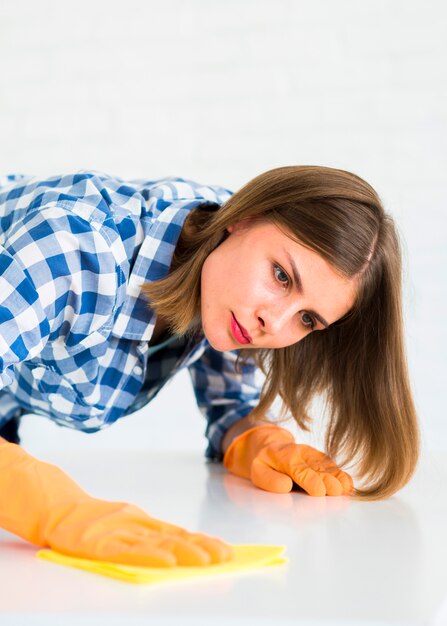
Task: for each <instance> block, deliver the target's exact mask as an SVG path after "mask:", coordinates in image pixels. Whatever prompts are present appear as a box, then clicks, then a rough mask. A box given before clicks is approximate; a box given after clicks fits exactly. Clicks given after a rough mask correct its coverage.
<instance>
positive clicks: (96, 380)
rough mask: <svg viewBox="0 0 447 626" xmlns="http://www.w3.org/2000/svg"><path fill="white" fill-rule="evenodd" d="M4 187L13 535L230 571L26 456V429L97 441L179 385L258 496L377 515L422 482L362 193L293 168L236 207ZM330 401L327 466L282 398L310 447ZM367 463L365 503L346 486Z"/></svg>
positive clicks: (341, 179) (185, 191)
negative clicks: (323, 500) (185, 382)
mask: <svg viewBox="0 0 447 626" xmlns="http://www.w3.org/2000/svg"><path fill="white" fill-rule="evenodd" d="M3 182H4V186H3V189H0V220H1V221H0V237H1V239H0V244H1V246H0V380H1V391H0V393H1V404H0V426H1V425H3V429H2V432H1V434H2V435H3V438H2V439H0V502H1V504H0V526H2V527H3V528H5V529H7V530H9V531H11V532H13V533H15V534H17V535H19V536H20V537H23V538H24V539H26V540H28V541H31V542H33V543H34V544H36V545H39V546H49V547H52V548H54V549H56V550H59V551H60V552H64V553H66V554H72V555H78V556H81V557H85V558H92V559H101V560H108V561H113V562H118V563H133V564H140V565H159V566H172V565H176V564H191V565H195V564H199V565H206V564H209V563H215V562H219V561H223V560H226V559H229V558H231V551H230V548H229V547H228V546H227V545H226V544H224V543H223V542H221V541H220V540H219V539H216V538H211V537H208V536H206V535H201V534H195V533H190V532H187V531H186V530H184V529H182V528H179V527H176V526H173V525H171V524H167V523H165V522H161V521H159V520H155V519H153V518H151V517H149V516H148V515H147V514H146V513H145V512H144V511H142V510H141V509H139V508H137V507H135V506H132V505H130V504H126V503H122V502H107V501H103V500H99V499H97V498H93V497H91V496H89V495H88V494H86V493H85V492H84V491H83V490H82V489H81V488H80V487H79V486H78V485H77V484H76V483H74V482H73V481H72V480H71V479H70V478H69V477H68V476H67V475H66V474H64V473H63V472H62V471H61V470H59V469H58V468H56V467H55V466H52V465H49V464H46V463H43V462H41V461H38V460H37V459H34V458H33V457H31V456H30V455H29V454H27V453H26V452H25V451H24V450H23V449H22V448H21V447H20V446H19V445H17V443H18V441H19V439H18V434H17V425H18V421H19V419H20V416H21V415H22V414H24V413H26V412H32V413H37V414H41V415H45V416H47V417H49V418H50V419H52V420H54V421H55V422H57V423H58V424H60V425H63V426H68V427H70V428H75V429H78V430H82V431H84V432H87V433H88V432H94V431H97V430H99V429H102V428H105V427H107V426H110V425H111V424H112V423H113V422H115V421H116V420H117V419H120V418H122V417H124V416H125V415H128V414H130V413H132V412H134V411H136V410H137V409H139V408H141V407H142V406H144V405H145V404H146V403H147V402H149V401H150V400H151V399H152V398H153V397H154V396H155V394H156V393H157V392H158V391H159V390H160V389H161V387H162V386H163V385H164V384H165V382H166V381H167V380H168V379H169V378H170V377H172V376H173V375H174V374H175V373H176V372H177V371H179V370H180V369H181V368H183V367H186V368H188V370H189V372H190V374H191V377H192V381H193V385H194V390H195V394H196V397H197V401H198V404H199V407H200V408H201V410H202V411H203V412H204V414H205V416H206V418H207V421H208V425H207V430H206V434H207V437H208V440H209V446H208V449H207V452H206V454H207V456H208V457H209V458H211V459H215V460H218V461H219V460H223V462H224V465H225V466H226V468H227V469H228V470H229V471H231V472H233V473H235V474H237V475H239V476H242V477H244V478H247V479H249V480H251V481H252V482H253V483H254V485H256V486H258V487H260V488H262V489H266V490H270V491H273V492H278V493H285V492H289V491H290V490H291V489H292V487H293V486H294V485H297V486H299V487H301V488H302V489H303V490H304V491H306V492H307V493H308V494H310V495H313V496H323V495H342V494H346V495H352V496H353V497H357V498H363V499H370V500H372V499H379V498H384V497H387V496H390V495H391V494H393V493H394V492H395V491H396V490H398V489H399V488H401V487H402V486H403V485H404V484H405V483H406V482H407V481H408V480H409V479H410V477H411V475H412V473H413V472H414V469H415V466H416V462H417V458H418V450H419V432H418V425H417V418H416V414H415V409H414V405H413V401H412V397H411V391H410V388H409V382H408V374H407V368H406V362H405V351H404V340H403V325H402V304H401V264H400V252H399V243H398V238H397V235H396V231H395V228H394V226H393V222H392V219H391V218H390V217H389V216H388V215H387V214H386V213H385V212H384V210H383V207H382V205H381V202H380V200H379V198H378V196H377V194H376V192H375V191H374V190H373V189H372V188H371V187H370V185H368V184H367V183H366V182H365V181H363V180H362V179H360V178H359V177H357V176H355V175H354V174H351V173H349V172H345V171H342V170H336V169H331V168H325V167H316V166H304V167H299V166H293V167H282V168H278V169H274V170H271V171H268V172H266V173H264V174H261V175H260V176H258V177H257V178H255V179H254V180H252V181H251V182H249V183H248V184H247V185H246V186H244V187H243V188H242V189H240V190H239V191H237V192H236V193H235V194H234V195H231V193H230V192H229V191H228V190H226V189H223V188H221V187H216V186H204V185H200V184H197V183H194V182H192V181H188V180H183V179H180V178H167V179H164V180H160V181H143V180H134V181H127V182H126V181H123V180H121V179H118V178H111V177H109V176H106V175H104V174H100V173H95V172H87V171H85V172H84V171H82V172H79V173H76V174H74V175H66V176H61V177H52V178H48V179H45V180H39V179H36V178H26V177H9V178H8V177H6V179H5V180H4V181H3ZM257 370H261V371H262V372H263V373H264V375H265V382H264V384H263V386H262V388H261V387H260V386H259V383H258V382H257V381H258V378H257V377H256V373H257ZM318 396H319V397H321V398H322V399H323V400H324V401H325V403H326V408H327V414H328V425H327V431H326V440H325V448H326V449H325V452H326V454H324V453H323V452H320V451H318V450H315V449H314V448H312V447H310V446H307V445H303V444H299V443H295V441H294V438H293V436H292V435H291V433H290V432H289V431H288V430H286V429H285V428H283V427H282V426H280V425H278V416H277V417H276V419H275V417H274V415H273V413H272V409H271V406H272V403H273V402H274V401H275V399H277V398H279V399H280V400H281V401H282V407H283V410H282V413H281V415H280V416H279V417H280V418H281V417H284V418H285V417H287V416H292V417H293V418H294V419H295V421H296V422H297V424H298V425H299V426H300V428H302V429H304V430H309V423H310V420H311V418H310V415H309V409H310V404H311V401H312V400H313V399H314V398H316V397H318ZM273 422H275V423H273ZM326 455H327V456H326ZM335 462H337V465H336V464H335ZM354 464H356V466H357V472H356V477H357V479H358V480H359V481H362V484H361V485H358V487H357V489H354V487H353V482H352V479H351V477H350V476H349V474H347V473H346V472H344V471H343V470H342V469H340V467H341V466H346V467H347V466H353V465H354Z"/></svg>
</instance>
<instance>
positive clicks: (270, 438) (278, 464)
mask: <svg viewBox="0 0 447 626" xmlns="http://www.w3.org/2000/svg"><path fill="white" fill-rule="evenodd" d="M223 462H224V465H225V467H226V468H227V469H228V470H229V471H230V472H233V474H236V475H237V476H241V477H242V478H248V479H250V480H251V481H252V483H253V484H254V485H256V487H259V488H260V489H265V490H266V491H272V492H274V493H288V492H289V491H291V489H292V487H293V483H294V482H295V483H296V484H297V485H299V486H300V487H302V488H303V489H304V490H305V491H307V493H308V494H309V495H311V496H325V495H328V496H340V495H348V494H351V493H352V490H353V488H354V483H353V481H352V478H351V477H350V476H349V474H346V472H343V471H342V470H341V469H339V468H338V467H337V466H336V465H335V463H333V461H331V459H330V458H329V457H328V456H326V455H325V454H324V453H323V452H320V451H319V450H316V449H315V448H312V447H311V446H307V445H304V444H299V443H295V439H294V437H293V435H292V433H291V432H289V431H288V430H286V429H284V428H281V427H279V426H275V425H274V424H266V425H261V426H255V427H254V428H250V429H249V430H246V431H245V432H243V433H242V434H241V435H239V436H238V437H235V439H234V440H233V441H232V442H231V444H230V446H229V447H228V449H227V451H226V453H225V455H224V460H223Z"/></svg>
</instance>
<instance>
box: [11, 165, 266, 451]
mask: <svg viewBox="0 0 447 626" xmlns="http://www.w3.org/2000/svg"><path fill="white" fill-rule="evenodd" d="M229 196H230V192H229V191H228V190H226V189H224V188H222V187H217V186H210V185H201V184H198V183H195V182H193V181H190V180H185V179H182V178H173V177H172V178H165V179H163V180H156V181H147V180H131V181H125V180H122V179H120V178H117V177H111V176H108V175H106V174H103V173H101V172H94V171H84V170H81V171H80V172H77V173H75V174H67V175H63V176H54V177H50V178H46V179H39V178H35V177H28V176H23V175H10V176H3V177H0V425H2V424H3V423H5V422H7V421H8V420H9V419H11V418H12V417H14V416H19V415H21V414H23V413H36V414H40V415H44V416H47V417H49V418H50V419H51V420H53V421H54V422H56V423H57V424H59V425H62V426H67V427H70V428H74V429H76V430H82V431H85V432H88V433H90V432H96V431H98V430H101V429H103V428H106V427H107V426H110V424H113V423H114V422H115V421H116V420H118V419H119V418H121V417H123V416H125V415H128V414H130V413H132V412H134V411H136V410H138V409H140V408H141V407H143V406H144V405H145V404H147V402H149V401H150V400H151V399H152V398H153V397H154V396H155V395H156V394H157V393H158V391H159V390H160V389H161V388H162V387H163V385H164V384H165V383H166V382H167V380H169V379H170V378H171V377H172V376H174V375H175V373H176V372H178V371H179V370H180V369H182V368H185V367H186V368H188V370H189V372H190V374H191V378H192V383H193V387H194V391H195V395H196V398H197V402H198V406H199V408H200V410H201V411H202V413H203V414H204V415H205V417H206V419H207V427H206V436H207V438H208V441H209V445H208V449H207V451H206V455H207V456H208V457H209V458H214V459H218V460H219V459H221V458H222V455H221V439H222V436H223V434H224V433H225V432H226V430H227V429H228V428H229V427H230V426H231V425H232V424H233V423H235V422H237V421H238V420H240V419H241V418H242V417H244V416H245V415H247V414H248V413H249V412H250V411H251V410H252V409H253V407H254V406H256V404H257V403H258V401H259V395H260V386H259V381H257V380H256V381H255V378H257V372H256V370H255V367H254V365H253V364H250V363H248V364H246V365H245V366H244V367H243V369H242V372H241V373H236V371H235V360H236V357H237V351H229V352H218V351H216V350H214V349H213V348H212V347H211V346H210V345H209V343H208V342H207V340H206V339H205V337H204V336H203V334H202V333H198V334H197V335H196V336H195V337H193V338H192V339H190V340H188V341H186V340H185V339H184V338H177V339H176V340H174V341H172V342H171V343H170V344H169V345H167V346H166V347H164V348H163V349H161V350H159V351H158V352H156V353H155V354H154V355H153V356H151V357H150V358H148V342H149V340H150V338H151V336H152V332H153V329H154V326H155V321H156V316H155V313H154V312H153V311H152V310H151V309H150V307H149V305H148V302H147V300H145V299H144V298H143V296H142V294H141V285H142V284H143V283H144V282H150V281H154V280H157V279H160V278H162V277H163V276H165V275H166V274H167V272H168V270H169V267H170V263H171V260H172V255H173V251H174V248H175V245H176V242H177V240H178V237H179V235H180V232H181V229H182V225H183V223H184V221H185V219H186V217H187V216H188V214H189V213H190V211H191V210H192V209H194V208H195V207H197V206H198V205H203V204H206V205H207V206H208V207H209V209H210V210H217V209H218V208H219V206H220V205H221V204H222V203H223V202H225V200H226V199H227V198H228V197H229Z"/></svg>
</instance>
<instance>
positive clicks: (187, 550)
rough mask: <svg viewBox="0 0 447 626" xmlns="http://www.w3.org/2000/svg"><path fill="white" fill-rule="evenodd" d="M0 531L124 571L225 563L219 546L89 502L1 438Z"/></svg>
mask: <svg viewBox="0 0 447 626" xmlns="http://www.w3.org/2000/svg"><path fill="white" fill-rule="evenodd" d="M0 527H1V528H4V529H5V530H8V531H9V532H12V533H14V534H16V535H18V536H19V537H22V538H23V539H25V540H26V541H30V542H31V543H34V544H35V545H38V546H41V547H46V548H53V549H54V550H57V551H58V552H61V553H63V554H68V555H71V556H79V557H81V558H87V559H96V560H100V561H111V562H113V563H122V564H127V565H141V566H147V567H171V566H174V565H194V566H197V565H209V564H211V563H220V562H222V561H227V560H228V559H230V558H231V556H232V549H231V547H230V546H228V545H226V544H225V543H224V542H222V541H220V539H217V538H215V537H209V536H207V535H202V534H199V533H190V532H188V531H186V530H184V529H183V528H180V527H178V526H174V525H173V524H168V523H166V522H162V521H160V520H158V519H154V518H152V517H150V516H149V515H147V513H145V512H144V511H143V510H142V509H140V508H138V507H136V506H133V505H131V504H126V503H123V502H109V501H106V500H99V499H97V498H93V497H91V496H90V495H88V494H87V493H86V492H85V491H84V490H83V489H81V487H80V486H79V485H78V484H77V483H75V481H74V480H72V479H71V478H70V477H69V476H67V474H65V472H63V471H62V470H61V469H59V468H58V467H56V466H55V465H51V464H49V463H44V462H42V461H39V460H37V459H35V458H34V457H32V456H31V455H30V454H28V453H27V452H25V450H23V448H21V447H20V446H18V445H16V444H12V443H8V442H6V441H5V440H3V439H1V438H0Z"/></svg>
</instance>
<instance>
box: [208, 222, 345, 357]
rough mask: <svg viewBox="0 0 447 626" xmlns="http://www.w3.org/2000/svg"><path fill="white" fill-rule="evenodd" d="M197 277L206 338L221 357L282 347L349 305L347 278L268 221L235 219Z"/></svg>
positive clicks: (318, 327)
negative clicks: (242, 350)
mask: <svg viewBox="0 0 447 626" xmlns="http://www.w3.org/2000/svg"><path fill="white" fill-rule="evenodd" d="M228 231H229V233H230V234H229V235H228V237H227V239H225V241H223V242H222V243H221V244H220V245H219V246H218V247H217V248H216V249H215V250H213V252H212V253H211V254H210V255H209V256H208V257H207V259H206V261H205V263H204V265H203V269H202V277H201V314H202V326H203V331H204V333H205V336H206V338H207V339H208V341H209V343H210V344H211V346H212V347H213V348H215V349H216V350H219V351H221V352H223V351H226V350H234V349H237V348H239V349H240V348H284V347H285V346H290V345H292V344H294V343H296V342H297V341H300V340H301V339H303V337H305V336H306V335H308V334H309V333H310V332H317V331H319V330H324V328H325V327H326V324H327V325H330V324H332V323H333V322H335V321H336V320H338V319H340V318H341V317H343V315H345V314H346V313H347V312H348V311H349V309H350V308H351V307H352V305H353V303H354V300H355V287H356V284H355V280H354V279H347V278H344V277H342V276H340V275H339V274H337V273H336V271H335V270H334V269H333V267H332V266H331V265H330V264H329V263H328V262H327V261H325V260H324V259H323V258H322V257H321V256H320V255H319V254H317V253H316V252H314V251H313V250H310V249H309V248H306V247H305V246H303V245H301V244H299V243H297V242H296V241H294V240H293V239H291V238H290V237H288V236H287V235H286V234H285V232H284V231H283V230H280V229H279V228H278V227H277V226H275V225H274V224H271V223H269V222H239V223H237V224H234V225H233V226H230V227H229V228H228Z"/></svg>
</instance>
